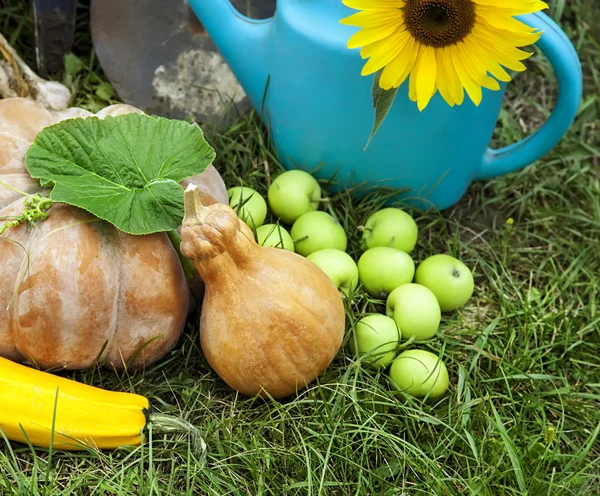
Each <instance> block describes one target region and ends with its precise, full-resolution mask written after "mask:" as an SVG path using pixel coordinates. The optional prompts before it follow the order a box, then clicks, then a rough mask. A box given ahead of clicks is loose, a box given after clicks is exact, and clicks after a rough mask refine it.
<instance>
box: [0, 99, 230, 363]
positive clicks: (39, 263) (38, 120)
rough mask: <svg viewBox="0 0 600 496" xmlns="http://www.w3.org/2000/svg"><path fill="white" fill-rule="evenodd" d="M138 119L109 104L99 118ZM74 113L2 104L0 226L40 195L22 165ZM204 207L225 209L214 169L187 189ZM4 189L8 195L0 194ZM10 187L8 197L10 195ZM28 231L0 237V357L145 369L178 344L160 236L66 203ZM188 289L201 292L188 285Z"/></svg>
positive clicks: (174, 283) (175, 286) (169, 251)
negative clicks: (195, 190)
mask: <svg viewBox="0 0 600 496" xmlns="http://www.w3.org/2000/svg"><path fill="white" fill-rule="evenodd" d="M128 112H141V111H140V110H139V109H137V108H135V107H132V106H129V105H123V104H119V105H112V106H110V107H107V108H105V109H103V110H101V111H100V112H98V114H95V115H97V116H98V117H100V118H103V117H104V116H106V115H118V114H122V113H128ZM91 115H94V114H91V113H90V112H87V111H86V110H84V109H80V108H69V109H66V110H61V111H50V110H48V109H46V108H45V107H44V106H43V105H42V104H40V103H37V102H34V101H32V100H30V99H25V98H8V99H4V100H0V181H2V182H3V183H5V184H4V185H2V184H0V225H2V224H3V223H4V222H6V221H7V220H10V219H11V217H13V216H18V215H20V214H21V212H22V211H23V203H24V197H23V195H22V194H20V193H18V192H16V191H15V190H14V189H17V190H20V191H23V192H25V193H28V194H33V193H37V192H39V193H41V194H42V195H44V194H45V192H44V189H43V188H41V187H40V184H39V181H38V180H34V179H32V178H31V176H30V175H29V174H28V172H27V170H26V168H25V164H24V157H25V153H26V151H27V148H28V146H29V145H30V144H31V142H32V141H33V139H34V138H35V136H36V134H37V133H38V132H39V131H41V129H42V128H44V127H46V126H48V125H51V124H54V123H56V122H58V121H60V120H63V119H67V118H85V117H88V116H91ZM188 183H193V184H196V185H198V187H199V188H200V190H201V191H202V193H203V198H204V201H206V202H209V203H210V202H216V201H223V202H227V201H228V199H227V191H226V188H225V185H224V183H223V181H222V179H221V177H220V176H219V174H218V172H217V171H216V170H215V169H214V167H212V166H211V167H209V169H207V170H206V171H205V172H204V173H203V174H201V175H200V176H196V177H194V178H191V179H189V180H187V181H185V183H182V184H184V185H187V184H188ZM8 186H10V187H8ZM11 188H14V189H11ZM48 214H49V216H48V218H47V219H45V220H43V221H40V222H37V223H36V227H32V226H31V225H30V224H29V223H22V224H20V225H18V226H16V227H10V228H8V229H6V230H5V231H4V233H3V234H2V235H0V262H1V264H2V271H1V276H0V356H1V357H5V358H9V359H12V360H16V361H23V360H27V361H30V362H33V363H36V364H37V365H38V366H40V367H42V368H46V369H47V368H67V369H85V368H88V367H91V366H94V365H96V363H97V361H99V362H101V363H103V364H104V365H105V366H107V367H110V368H116V369H123V368H124V367H125V366H126V365H127V366H128V367H131V368H136V367H140V366H147V365H150V364H152V363H153V362H155V361H157V360H158V359H160V358H162V357H164V356H165V355H166V353H168V352H169V351H170V350H171V349H172V348H173V346H174V345H175V344H176V342H177V341H178V339H179V337H180V335H181V333H182V330H183V327H184V325H185V322H186V318H187V314H188V310H189V308H190V285H189V284H188V281H186V278H185V276H184V273H183V270H182V267H181V263H180V261H179V258H178V255H177V253H176V251H175V249H174V248H173V244H172V243H171V241H170V240H169V237H168V235H167V234H166V233H156V234H151V235H145V236H133V235H129V234H126V233H123V232H121V231H119V230H117V229H116V228H115V227H113V226H112V225H110V224H108V223H106V222H104V221H100V220H99V219H97V218H95V217H94V216H92V215H91V214H89V213H88V212H86V211H84V210H82V209H79V208H77V207H73V206H69V205H66V204H59V203H56V204H53V205H52V206H51V207H50V210H49V211H48ZM191 286H192V287H193V288H196V289H197V288H198V287H200V289H201V281H200V280H199V278H198V277H197V276H196V277H195V278H194V279H193V280H192V281H191Z"/></svg>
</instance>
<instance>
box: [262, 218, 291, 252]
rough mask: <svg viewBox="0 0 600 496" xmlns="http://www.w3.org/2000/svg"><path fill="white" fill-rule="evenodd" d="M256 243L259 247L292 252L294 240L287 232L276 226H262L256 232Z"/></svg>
mask: <svg viewBox="0 0 600 496" xmlns="http://www.w3.org/2000/svg"><path fill="white" fill-rule="evenodd" d="M256 242H257V243H258V244H259V245H261V246H271V247H273V248H283V249H284V250H289V251H294V240H293V239H292V236H291V235H290V233H289V232H287V230H286V229H285V228H284V227H282V226H280V225H278V224H263V225H262V226H260V227H259V228H258V229H257V230H256Z"/></svg>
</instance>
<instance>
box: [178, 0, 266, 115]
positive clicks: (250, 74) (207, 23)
mask: <svg viewBox="0 0 600 496" xmlns="http://www.w3.org/2000/svg"><path fill="white" fill-rule="evenodd" d="M188 2H189V6H190V7H191V8H192V10H193V11H194V13H195V14H196V16H198V19H199V20H200V22H201V23H202V25H203V26H204V28H205V29H206V32H207V33H208V35H209V36H210V38H211V40H212V41H213V43H214V44H215V46H216V47H217V49H218V50H219V52H220V53H221V56H222V57H223V59H224V60H225V62H227V64H228V65H229V67H230V68H231V70H232V72H233V73H234V75H235V77H236V78H237V80H238V82H239V83H240V85H241V86H242V88H243V89H244V92H245V93H246V95H247V96H248V98H249V99H250V101H251V102H252V104H253V105H254V106H255V107H256V106H260V104H261V101H262V98H263V94H264V91H265V87H266V84H267V78H268V73H269V69H268V67H267V61H268V60H269V53H268V52H269V46H270V43H269V42H270V38H271V36H270V35H271V25H272V22H271V21H272V19H265V20H262V19H261V20H256V19H251V18H249V17H246V16H245V15H243V14H241V13H240V12H238V10H237V9H236V8H235V7H234V6H233V5H232V3H231V1H230V0H188Z"/></svg>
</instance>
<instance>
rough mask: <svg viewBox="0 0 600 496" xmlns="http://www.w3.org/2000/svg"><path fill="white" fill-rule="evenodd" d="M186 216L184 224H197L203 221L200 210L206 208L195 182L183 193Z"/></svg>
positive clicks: (190, 225)
mask: <svg viewBox="0 0 600 496" xmlns="http://www.w3.org/2000/svg"><path fill="white" fill-rule="evenodd" d="M183 208H184V212H185V213H184V216H183V222H182V226H189V227H192V226H197V225H199V224H201V223H202V221H201V217H200V212H202V211H203V210H205V209H206V207H205V206H204V205H202V198H201V196H200V191H199V190H198V187H197V186H196V185H195V184H191V183H190V184H189V185H188V187H187V188H186V189H185V192H184V193H183Z"/></svg>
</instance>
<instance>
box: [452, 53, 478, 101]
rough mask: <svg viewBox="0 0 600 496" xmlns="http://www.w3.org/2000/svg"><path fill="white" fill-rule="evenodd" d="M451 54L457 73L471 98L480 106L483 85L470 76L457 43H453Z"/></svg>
mask: <svg viewBox="0 0 600 496" xmlns="http://www.w3.org/2000/svg"><path fill="white" fill-rule="evenodd" d="M450 54H451V56H452V63H453V64H454V68H455V69H456V73H457V74H458V77H459V78H460V82H461V83H462V85H463V86H464V88H465V90H466V91H467V94H468V95H469V98H471V101H472V102H473V103H474V104H475V105H476V106H479V104H480V103H481V100H482V98H483V94H482V91H481V86H479V85H478V84H477V83H476V82H475V81H473V79H471V76H469V74H468V72H467V71H466V69H465V68H464V65H463V63H462V57H461V54H460V51H459V49H458V46H457V45H453V46H452V47H450Z"/></svg>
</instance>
